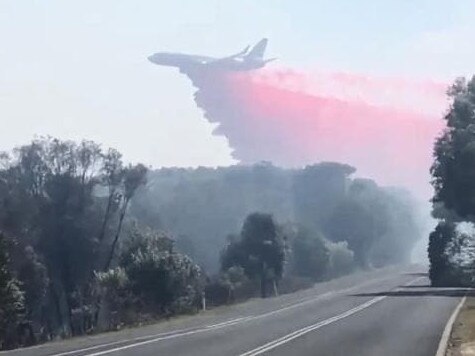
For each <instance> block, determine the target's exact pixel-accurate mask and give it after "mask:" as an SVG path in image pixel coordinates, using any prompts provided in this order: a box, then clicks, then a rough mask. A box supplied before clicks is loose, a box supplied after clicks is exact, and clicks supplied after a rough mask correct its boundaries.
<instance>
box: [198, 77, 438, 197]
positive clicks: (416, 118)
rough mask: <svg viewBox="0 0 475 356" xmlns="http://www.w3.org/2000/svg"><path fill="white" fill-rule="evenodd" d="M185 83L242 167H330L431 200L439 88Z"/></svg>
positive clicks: (368, 83)
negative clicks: (192, 86)
mask: <svg viewBox="0 0 475 356" xmlns="http://www.w3.org/2000/svg"><path fill="white" fill-rule="evenodd" d="M190 77H191V78H192V80H193V82H194V84H195V85H196V86H197V87H198V89H199V90H198V91H197V93H196V95H195V97H196V102H197V104H198V105H199V106H200V107H201V108H202V109H203V110H204V112H205V117H206V118H207V119H208V120H209V121H211V122H216V123H218V127H217V129H216V133H218V134H222V135H224V136H226V137H227V138H228V140H229V143H230V145H231V147H232V148H233V149H234V153H233V155H234V157H235V158H236V159H238V160H239V161H241V162H243V163H254V162H258V161H262V160H266V161H271V162H273V163H275V164H278V165H283V166H290V167H295V166H301V165H305V164H312V163H316V162H321V161H335V162H341V163H347V164H350V165H352V166H354V167H355V168H357V174H358V175H359V176H364V177H370V178H373V179H376V180H377V181H378V182H379V183H380V184H386V185H401V186H404V187H407V188H409V189H410V190H411V191H413V192H415V193H416V194H418V195H419V196H420V197H424V198H426V197H428V196H429V194H430V185H429V181H430V175H429V169H430V165H431V162H432V147H433V143H434V140H435V138H436V137H437V135H438V134H439V133H440V132H441V130H442V129H443V120H441V118H442V116H443V113H444V111H445V106H446V105H447V101H446V99H445V89H446V85H445V84H438V83H433V82H423V81H408V80H402V79H384V78H368V77H363V76H356V75H350V74H325V73H314V72H312V73H299V72H295V71H290V70H264V71H259V72H245V73H238V74H236V73H216V72H213V73H203V72H200V73H195V74H193V75H190Z"/></svg>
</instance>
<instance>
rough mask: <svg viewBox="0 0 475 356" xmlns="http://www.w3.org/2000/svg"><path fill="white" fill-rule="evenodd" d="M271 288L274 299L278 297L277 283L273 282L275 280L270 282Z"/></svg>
mask: <svg viewBox="0 0 475 356" xmlns="http://www.w3.org/2000/svg"><path fill="white" fill-rule="evenodd" d="M272 286H273V287H274V297H278V296H279V292H278V291H277V283H276V282H275V278H274V279H273V280H272Z"/></svg>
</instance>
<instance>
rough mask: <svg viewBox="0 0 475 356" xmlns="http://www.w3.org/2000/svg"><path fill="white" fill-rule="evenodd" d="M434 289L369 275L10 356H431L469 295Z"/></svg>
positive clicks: (409, 272) (406, 272)
mask: <svg viewBox="0 0 475 356" xmlns="http://www.w3.org/2000/svg"><path fill="white" fill-rule="evenodd" d="M428 283H429V281H428V279H427V277H426V275H425V274H424V273H421V269H420V268H418V269H417V268H414V267H407V268H391V269H383V270H377V271H372V272H365V273H360V274H357V275H352V276H347V277H344V278H340V279H337V280H333V281H329V282H325V283H320V284H317V285H316V286H315V287H314V288H311V289H308V290H305V291H301V292H297V293H294V294H288V295H283V296H280V297H277V298H271V299H267V300H251V301H249V302H247V303H243V304H239V305H234V306H230V307H224V308H217V309H215V310H212V311H209V312H206V313H201V314H200V315H197V316H192V317H181V318H176V319H173V320H171V321H169V322H163V323H159V324H157V325H152V326H147V327H143V328H135V329H129V330H123V331H120V332H116V333H107V334H103V335H98V336H94V337H84V338H75V339H71V340H67V341H63V342H56V343H50V344H45V345H42V346H39V347H33V348H27V349H22V350H15V351H10V352H9V353H5V354H9V355H15V356H32V355H35V356H45V355H54V356H102V355H108V356H139V355H140V356H156V355H160V356H161V355H172V356H185V355H210V356H227V355H230V356H257V355H272V356H283V355H299V356H300V355H301V356H310V355H312V356H315V355H332V356H338V355H345V356H347V355H360V356H366V355H368V356H369V355H374V356H381V355H384V356H393V355H404V356H428V355H431V356H432V355H435V353H436V350H437V347H438V344H439V340H440V337H441V335H442V332H443V330H444V327H445V325H446V323H447V320H448V319H449V317H450V315H451V313H452V311H453V310H454V308H455V307H456V305H457V304H458V302H459V301H460V299H461V297H462V296H463V295H464V294H465V291H464V290H461V289H450V288H445V289H443V288H430V287H429V286H428ZM0 355H1V356H3V354H2V353H0Z"/></svg>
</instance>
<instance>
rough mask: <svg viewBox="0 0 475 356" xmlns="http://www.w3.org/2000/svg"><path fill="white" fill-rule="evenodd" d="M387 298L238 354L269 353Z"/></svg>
mask: <svg viewBox="0 0 475 356" xmlns="http://www.w3.org/2000/svg"><path fill="white" fill-rule="evenodd" d="M423 278H424V277H418V278H416V279H414V280H412V281H411V282H409V283H407V284H405V285H404V286H409V285H411V284H413V283H415V282H417V281H419V280H421V279H423ZM387 297H388V296H387V295H383V296H380V297H376V298H373V299H371V300H369V301H367V302H365V303H363V304H360V305H358V306H357V307H355V308H352V309H350V310H347V311H346V312H344V313H342V314H339V315H336V316H334V317H331V318H328V319H325V320H323V321H320V322H318V323H315V324H312V325H309V326H306V327H304V328H302V329H299V330H296V331H294V332H292V333H290V334H287V335H285V336H283V337H280V338H278V339H276V340H273V341H271V342H268V343H267V344H264V345H262V346H259V347H257V348H255V349H253V350H250V351H247V352H245V353H243V354H240V355H239V356H257V355H260V354H262V353H264V352H267V351H270V350H272V349H275V348H276V347H279V346H281V345H283V344H286V343H287V342H289V341H292V340H294V339H296V338H298V337H301V336H303V335H305V334H308V333H309V332H311V331H315V330H317V329H320V328H322V327H324V326H326V325H329V324H332V323H334V322H337V321H339V320H341V319H344V318H347V317H349V316H351V315H353V314H356V313H358V312H360V311H362V310H364V309H367V308H369V307H370V306H372V305H373V304H376V303H378V302H380V301H382V300H383V299H385V298H387Z"/></svg>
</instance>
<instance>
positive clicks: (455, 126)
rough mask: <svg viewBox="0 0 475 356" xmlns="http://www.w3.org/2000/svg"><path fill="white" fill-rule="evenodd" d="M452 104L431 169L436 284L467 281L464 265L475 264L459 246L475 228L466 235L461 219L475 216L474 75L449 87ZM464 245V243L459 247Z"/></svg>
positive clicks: (431, 241)
mask: <svg viewBox="0 0 475 356" xmlns="http://www.w3.org/2000/svg"><path fill="white" fill-rule="evenodd" d="M448 95H449V97H450V98H451V99H452V104H451V106H450V109H449V111H448V112H447V114H446V115H445V117H444V119H445V122H446V128H445V130H444V131H443V133H442V134H441V136H440V137H439V138H438V139H437V141H436V143H435V146H434V163H433V165H432V168H431V173H432V177H433V180H432V184H433V186H434V190H435V195H434V198H433V202H434V209H433V215H434V217H436V218H438V219H440V222H439V224H438V225H437V227H436V229H435V230H434V231H433V232H432V233H431V235H430V237H429V247H428V254H429V261H430V263H431V265H430V278H431V281H432V284H433V285H448V284H452V285H454V284H467V283H471V282H470V281H469V280H470V279H473V270H472V272H471V274H472V276H471V277H470V278H467V277H466V271H467V269H466V268H465V265H466V264H467V260H468V264H472V265H473V264H474V263H475V262H474V261H475V255H474V254H469V255H466V256H465V261H464V260H460V259H459V260H458V261H457V258H456V256H457V255H460V253H459V251H457V248H455V247H456V246H460V244H461V243H462V242H461V241H463V240H467V238H470V239H473V235H474V233H473V231H471V232H470V233H468V234H461V233H460V232H458V231H457V226H458V225H460V224H458V223H460V222H463V221H467V222H474V221H475V77H472V79H471V80H469V81H468V82H467V81H466V80H465V79H463V78H459V79H457V80H456V81H455V83H454V84H453V85H452V87H451V88H450V89H449V91H448ZM458 250H460V248H458Z"/></svg>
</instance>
